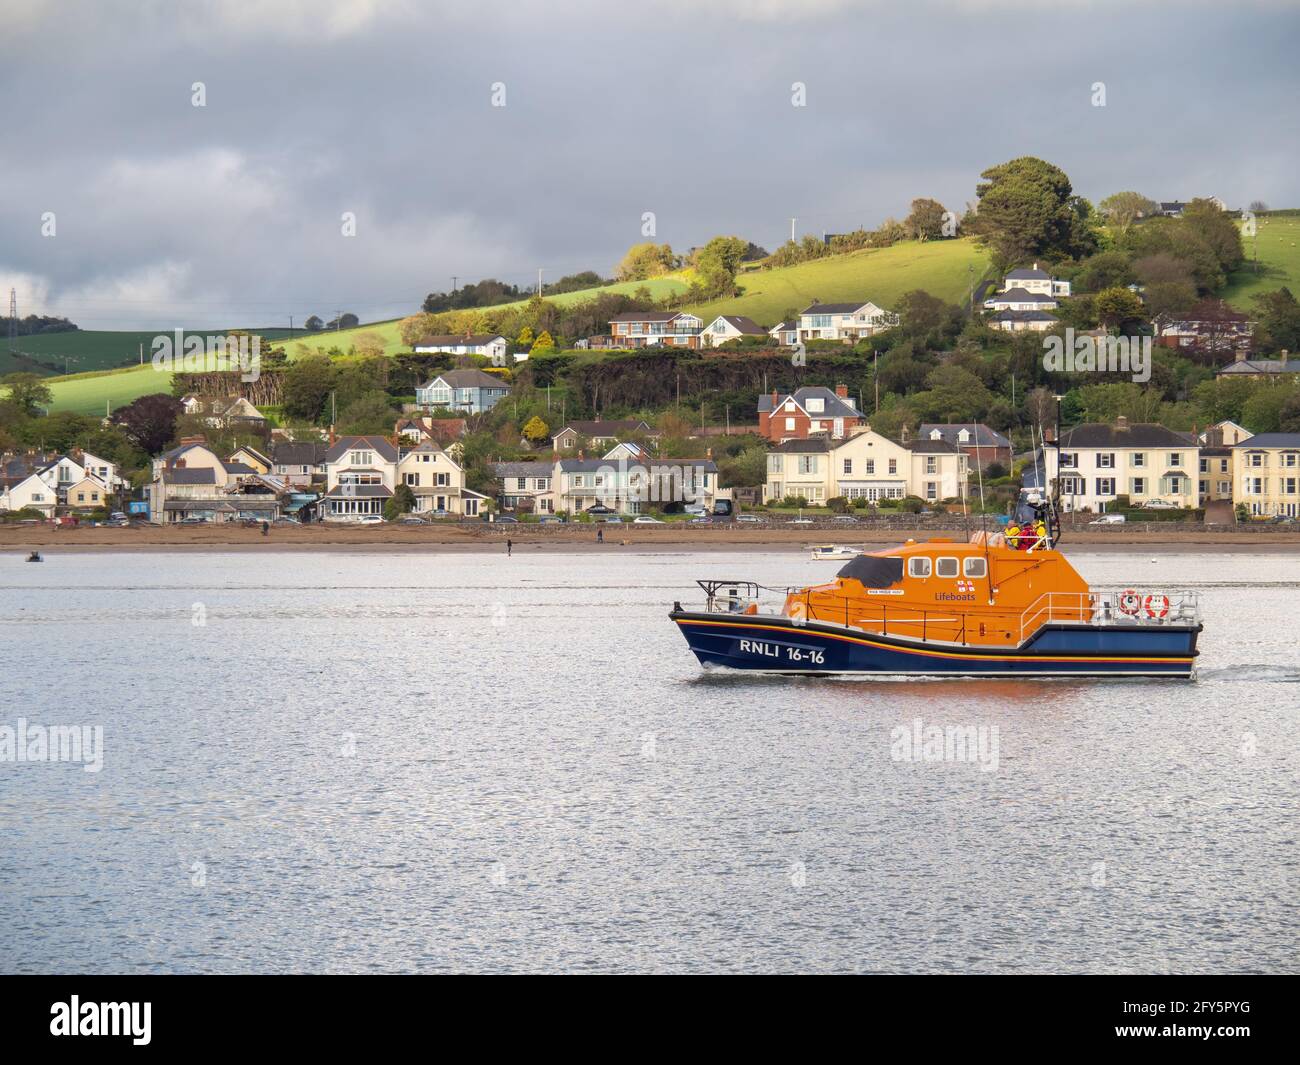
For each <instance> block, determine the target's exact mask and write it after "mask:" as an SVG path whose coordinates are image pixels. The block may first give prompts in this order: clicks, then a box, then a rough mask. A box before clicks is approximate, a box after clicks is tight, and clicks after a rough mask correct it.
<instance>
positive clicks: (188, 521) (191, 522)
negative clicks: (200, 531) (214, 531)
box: [180, 515, 208, 525]
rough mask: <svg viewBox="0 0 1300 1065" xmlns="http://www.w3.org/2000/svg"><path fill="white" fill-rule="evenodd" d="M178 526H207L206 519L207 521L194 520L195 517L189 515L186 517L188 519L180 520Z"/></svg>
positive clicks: (203, 519)
mask: <svg viewBox="0 0 1300 1065" xmlns="http://www.w3.org/2000/svg"><path fill="white" fill-rule="evenodd" d="M180 524H181V525H207V524H208V519H207V518H196V517H194V516H193V515H191V516H190V517H188V518H181V520H180Z"/></svg>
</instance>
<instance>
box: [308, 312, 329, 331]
mask: <svg viewBox="0 0 1300 1065" xmlns="http://www.w3.org/2000/svg"><path fill="white" fill-rule="evenodd" d="M302 325H303V328H304V329H306V330H307V332H309V333H319V332H320V331H321V330H322V329H324V328H325V323H324V322H323V321H321V319H320V316H319V315H315V314H313V315H312V316H311V317H310V318H308V319H307V320H306V321H305V322H303V324H302Z"/></svg>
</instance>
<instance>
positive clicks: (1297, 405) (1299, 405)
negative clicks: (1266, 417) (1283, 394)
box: [1277, 392, 1300, 433]
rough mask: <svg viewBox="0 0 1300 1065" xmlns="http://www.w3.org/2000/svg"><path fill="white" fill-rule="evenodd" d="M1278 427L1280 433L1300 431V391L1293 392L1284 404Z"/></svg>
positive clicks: (1280, 412)
mask: <svg viewBox="0 0 1300 1065" xmlns="http://www.w3.org/2000/svg"><path fill="white" fill-rule="evenodd" d="M1277 428H1278V432H1280V433H1300V392H1292V393H1291V395H1290V396H1288V397H1287V399H1286V401H1285V402H1284V403H1283V404H1282V409H1281V410H1279V411H1278V417H1277Z"/></svg>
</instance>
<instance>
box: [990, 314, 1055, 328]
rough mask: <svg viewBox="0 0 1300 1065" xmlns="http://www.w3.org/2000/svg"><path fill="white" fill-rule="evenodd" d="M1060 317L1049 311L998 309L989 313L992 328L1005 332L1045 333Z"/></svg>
mask: <svg viewBox="0 0 1300 1065" xmlns="http://www.w3.org/2000/svg"><path fill="white" fill-rule="evenodd" d="M1059 321H1060V319H1059V318H1057V317H1056V315H1054V314H1049V313H1048V312H1047V311H997V312H996V313H994V314H991V315H989V319H988V323H989V326H990V328H993V329H1000V330H1002V331H1003V332H1004V333H1021V332H1030V333H1044V332H1046V331H1047V330H1049V329H1051V328H1052V326H1054V325H1056V324H1057V322H1059Z"/></svg>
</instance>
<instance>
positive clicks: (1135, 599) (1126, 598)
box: [1116, 588, 1151, 617]
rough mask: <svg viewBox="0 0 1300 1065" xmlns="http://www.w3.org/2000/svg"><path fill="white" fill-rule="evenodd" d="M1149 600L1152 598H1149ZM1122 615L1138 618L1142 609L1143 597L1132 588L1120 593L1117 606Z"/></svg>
mask: <svg viewBox="0 0 1300 1065" xmlns="http://www.w3.org/2000/svg"><path fill="white" fill-rule="evenodd" d="M1147 598H1148V599H1149V598H1151V597H1150V596H1147ZM1116 605H1117V606H1118V607H1119V612H1120V613H1121V614H1127V615H1128V616H1129V617H1136V616H1137V612H1138V611H1139V610H1141V609H1142V597H1141V596H1140V595H1138V594H1137V592H1135V591H1134V590H1133V589H1132V588H1125V589H1124V591H1123V592H1121V593H1120V597H1119V602H1118V603H1117V604H1116Z"/></svg>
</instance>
